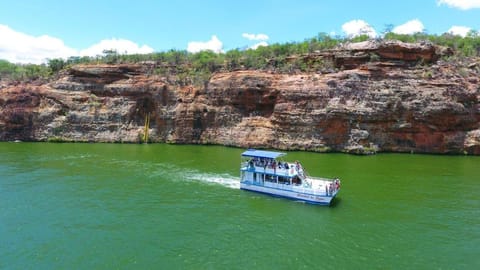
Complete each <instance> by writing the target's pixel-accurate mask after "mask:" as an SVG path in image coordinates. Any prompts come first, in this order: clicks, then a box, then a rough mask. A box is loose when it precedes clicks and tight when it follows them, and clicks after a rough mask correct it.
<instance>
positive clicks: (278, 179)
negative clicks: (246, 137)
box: [240, 149, 340, 205]
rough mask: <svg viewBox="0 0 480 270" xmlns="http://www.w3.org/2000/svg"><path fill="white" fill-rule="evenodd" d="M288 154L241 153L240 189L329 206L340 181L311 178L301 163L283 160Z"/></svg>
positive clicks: (258, 151)
mask: <svg viewBox="0 0 480 270" xmlns="http://www.w3.org/2000/svg"><path fill="white" fill-rule="evenodd" d="M284 156H286V154H285V153H281V152H273V151H264V150H256V149H248V150H246V151H245V152H243V153H242V156H241V168H240V174H241V176H240V177H241V179H240V188H241V189H244V190H249V191H255V192H259V193H265V194H269V195H272V196H276V197H284V198H289V199H293V200H297V201H302V202H306V203H311V204H321V205H330V203H331V202H332V200H333V198H335V196H336V195H337V193H338V191H339V190H340V180H339V179H338V178H335V179H327V178H317V177H311V176H309V175H308V174H307V172H306V171H305V168H303V166H302V164H300V162H298V161H295V162H286V161H283V157H284Z"/></svg>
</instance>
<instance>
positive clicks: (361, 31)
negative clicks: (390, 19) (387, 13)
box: [342, 20, 377, 38]
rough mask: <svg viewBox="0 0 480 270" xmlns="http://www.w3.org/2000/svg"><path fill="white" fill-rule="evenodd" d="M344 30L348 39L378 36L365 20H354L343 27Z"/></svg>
mask: <svg viewBox="0 0 480 270" xmlns="http://www.w3.org/2000/svg"><path fill="white" fill-rule="evenodd" d="M342 30H343V32H345V34H346V35H347V37H349V38H352V37H356V36H361V35H367V36H369V37H371V38H374V37H376V36H377V32H376V31H375V29H373V27H371V26H370V25H369V24H368V23H367V22H365V21H363V20H352V21H349V22H346V23H344V24H343V25H342Z"/></svg>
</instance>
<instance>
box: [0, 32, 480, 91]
mask: <svg viewBox="0 0 480 270" xmlns="http://www.w3.org/2000/svg"><path fill="white" fill-rule="evenodd" d="M368 39H369V37H368V36H359V37H355V38H353V39H345V38H339V37H335V38H334V37H331V36H329V35H327V34H324V33H320V34H318V35H317V36H316V37H313V38H310V39H306V40H304V41H302V42H290V43H284V44H272V45H269V46H265V47H258V48H257V49H246V50H240V49H234V50H230V51H227V52H225V53H220V54H217V53H214V52H211V51H202V52H198V53H188V52H187V51H179V50H170V51H166V52H158V53H152V54H134V55H124V54H118V53H117V51H115V50H105V51H104V54H103V55H99V56H97V57H86V56H85V57H70V58H68V59H67V60H64V59H50V60H48V62H47V64H42V65H35V64H25V65H22V64H12V63H9V62H8V61H5V60H0V79H9V80H14V81H25V80H36V79H48V78H49V77H51V76H53V75H55V74H56V73H58V72H59V71H61V70H62V69H64V68H67V67H69V66H71V65H75V64H122V63H153V64H154V65H155V69H154V70H153V72H154V73H155V74H159V75H175V76H176V77H177V79H178V81H179V82H180V83H185V84H189V83H194V84H201V83H203V82H205V81H206V80H208V78H209V77H210V75H211V74H212V73H213V72H216V71H232V70H239V69H246V70H252V69H254V70H271V71H274V72H280V73H293V72H296V71H300V72H318V71H323V70H328V69H331V68H332V63H330V62H329V61H328V60H319V59H309V58H308V57H296V56H299V55H308V54H311V53H316V52H320V51H323V50H326V49H332V48H334V47H335V46H337V45H339V44H341V43H345V42H360V41H365V40H368ZM383 40H400V41H403V42H408V43H415V42H431V43H433V44H436V45H440V46H445V47H450V48H452V49H453V50H454V53H455V57H457V58H459V57H460V58H462V57H478V56H480V34H479V33H478V32H475V31H471V32H470V33H469V34H468V35H467V36H466V37H460V36H455V35H451V34H443V35H428V34H425V33H417V34H414V35H399V34H395V33H392V32H389V33H386V34H385V35H384V37H383Z"/></svg>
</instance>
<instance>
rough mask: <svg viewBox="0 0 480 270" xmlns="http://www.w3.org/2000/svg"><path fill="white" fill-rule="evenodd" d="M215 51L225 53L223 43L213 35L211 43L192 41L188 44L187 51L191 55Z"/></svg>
mask: <svg viewBox="0 0 480 270" xmlns="http://www.w3.org/2000/svg"><path fill="white" fill-rule="evenodd" d="M207 50H210V51H213V52H215V53H221V52H223V43H222V42H221V41H220V40H219V39H218V38H217V36H215V35H213V36H212V38H211V39H210V40H209V41H206V42H202V41H192V42H189V43H188V46H187V51H188V52H191V53H197V52H200V51H207Z"/></svg>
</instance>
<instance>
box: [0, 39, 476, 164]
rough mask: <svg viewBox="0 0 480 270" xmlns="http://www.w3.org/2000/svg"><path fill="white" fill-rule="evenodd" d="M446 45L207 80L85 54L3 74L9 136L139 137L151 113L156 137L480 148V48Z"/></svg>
mask: <svg viewBox="0 0 480 270" xmlns="http://www.w3.org/2000/svg"><path fill="white" fill-rule="evenodd" d="M362 46H363V47H362ZM440 51H441V48H438V47H435V46H433V45H428V44H427V45H425V44H417V45H412V44H404V43H399V42H395V43H390V44H389V43H380V44H378V43H371V42H367V43H362V44H349V45H345V46H343V47H341V48H339V49H336V50H332V51H327V52H321V53H317V54H311V55H307V56H300V57H304V58H309V59H310V60H311V59H314V60H316V61H326V60H328V61H332V63H334V64H333V65H334V70H332V71H330V72H328V73H322V72H320V71H319V72H315V73H308V74H301V73H297V74H278V73H274V72H265V71H248V70H242V71H235V72H223V73H215V74H214V75H213V76H212V77H211V78H210V79H209V80H208V82H206V83H205V84H204V85H202V86H201V87H199V86H194V85H186V86H185V85H182V84H178V83H175V80H172V79H171V78H167V77H162V76H156V75H151V74H152V72H151V69H152V66H151V65H146V64H143V65H142V64H136V65H80V66H74V67H72V68H70V69H69V70H67V71H66V72H65V73H64V74H62V76H60V77H59V78H58V79H57V80H54V81H52V82H50V83H48V84H40V85H34V84H17V85H13V84H8V85H6V84H3V85H2V86H1V88H0V140H4V141H11V140H22V141H85V142H139V141H141V140H142V137H143V133H144V125H145V119H146V116H147V115H148V116H149V117H150V119H151V120H150V126H149V135H150V136H149V138H150V141H152V142H169V143H194V144H221V145H231V146H238V147H262V148H276V149H285V150H287V149H288V150H293V149H296V150H308V151H320V152H323V151H344V152H350V153H371V152H377V151H389V152H390V151H391V152H416V153H418V152H420V153H468V154H475V155H478V154H480V103H479V99H480V87H479V81H478V80H479V77H478V75H479V73H480V72H479V67H478V66H479V65H478V60H475V59H473V60H471V61H473V62H468V63H465V64H455V65H454V64H451V63H447V62H445V61H442V60H438V59H439V57H440V56H441V54H442V53H445V51H443V52H440ZM447 53H448V52H447Z"/></svg>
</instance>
